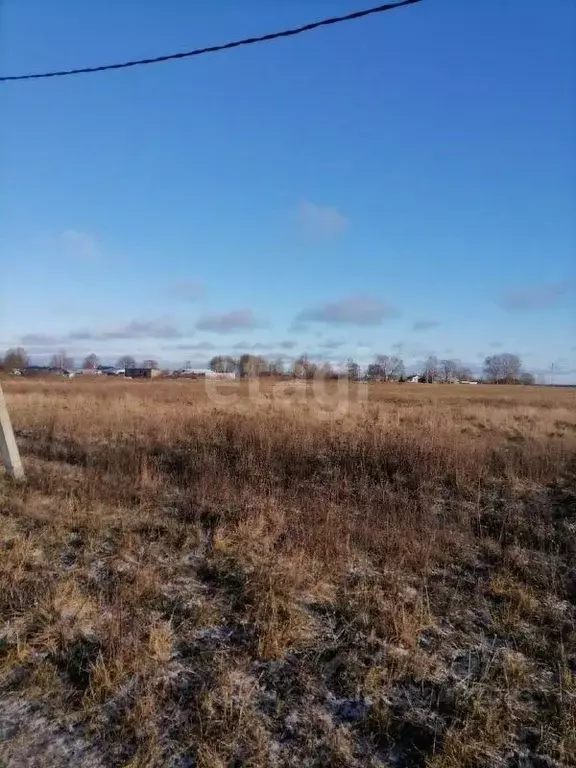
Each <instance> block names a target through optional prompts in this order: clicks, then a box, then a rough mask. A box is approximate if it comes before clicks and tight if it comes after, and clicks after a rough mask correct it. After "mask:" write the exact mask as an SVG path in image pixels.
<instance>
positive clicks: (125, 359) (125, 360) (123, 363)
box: [116, 355, 136, 370]
mask: <svg viewBox="0 0 576 768" xmlns="http://www.w3.org/2000/svg"><path fill="white" fill-rule="evenodd" d="M116 367H117V368H123V369H124V370H126V368H136V360H134V358H133V357H132V355H122V357H119V358H118V360H117V361H116Z"/></svg>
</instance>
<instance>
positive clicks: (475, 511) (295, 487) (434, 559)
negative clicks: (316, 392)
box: [0, 380, 576, 766]
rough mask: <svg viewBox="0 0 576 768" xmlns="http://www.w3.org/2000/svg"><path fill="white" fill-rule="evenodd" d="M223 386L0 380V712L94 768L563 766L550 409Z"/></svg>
mask: <svg viewBox="0 0 576 768" xmlns="http://www.w3.org/2000/svg"><path fill="white" fill-rule="evenodd" d="M249 386H250V385H248V384H246V383H245V382H241V383H236V384H223V385H220V390H219V397H218V398H217V399H215V398H214V397H209V396H208V395H207V393H206V390H205V388H204V386H203V384H202V382H186V381H170V382H158V381H156V382H117V381H109V380H106V381H90V382H85V381H63V382H53V381H52V382H40V381H38V382H28V381H22V382H10V383H9V385H8V386H7V387H6V389H7V397H8V401H9V405H10V408H11V412H12V417H13V421H14V425H15V429H16V432H17V435H18V439H19V441H20V444H21V446H22V449H23V453H24V459H25V463H26V467H27V473H28V477H27V482H26V484H25V485H24V486H23V487H19V486H16V485H13V484H11V483H9V482H8V481H7V480H4V481H3V482H2V485H0V498H1V508H0V511H1V516H0V531H1V533H0V537H1V538H2V541H3V546H4V549H5V556H4V557H3V558H2V561H1V564H0V578H1V579H2V584H4V585H5V588H4V589H3V591H2V597H1V598H0V622H4V629H3V630H1V631H2V638H3V639H2V640H0V654H1V658H2V662H3V667H2V669H3V672H2V675H3V677H2V678H1V679H2V680H3V682H0V686H4V691H5V695H6V696H9V697H13V696H16V695H18V696H20V697H25V698H26V699H27V700H29V699H31V698H34V699H38V698H40V699H41V700H42V701H43V702H44V704H43V706H44V707H45V709H46V711H47V712H51V713H52V717H53V718H56V719H58V718H59V717H60V718H64V714H63V713H64V712H68V713H72V714H69V715H68V718H70V717H72V718H75V720H74V722H75V723H78V727H81V728H82V729H83V731H82V733H83V734H85V735H84V738H86V739H87V740H88V742H89V743H91V744H93V743H94V740H95V739H96V742H98V739H100V741H101V747H100V749H101V753H102V755H101V759H102V760H103V761H104V764H109V765H125V764H127V763H128V762H129V761H133V763H131V764H134V765H166V764H168V761H169V760H185V759H188V758H189V759H190V760H194V761H195V762H196V764H198V765H205V766H209V765H210V766H217V765H254V766H256V765H262V766H264V765H292V764H296V763H297V762H302V761H304V764H307V765H316V764H317V765H326V764H330V765H351V766H352V765H368V764H371V765H384V764H387V762H389V761H390V760H394V759H396V760H400V761H401V764H405V765H424V764H426V763H427V762H430V761H432V762H434V764H435V765H443V766H452V765H486V764H492V763H491V762H490V761H496V760H497V759H500V758H501V757H502V755H504V754H508V753H510V752H511V750H512V752H513V753H514V754H515V755H516V758H517V759H518V760H520V759H521V757H522V754H524V753H526V754H530V755H532V756H535V755H536V756H537V755H542V756H543V757H542V759H544V758H546V759H549V760H557V761H567V760H569V759H571V758H572V757H574V756H575V755H576V747H575V744H574V738H573V727H574V724H575V720H574V693H575V689H576V688H575V686H574V677H573V673H574V667H573V663H574V661H575V660H576V653H575V649H574V604H573V598H574V594H573V593H572V581H571V579H572V578H573V577H572V570H571V569H572V568H573V566H574V552H575V551H576V550H575V547H574V533H575V532H576V528H575V525H576V519H575V515H576V513H575V505H574V499H575V498H576V497H575V496H574V467H575V463H574V462H575V457H576V408H575V405H576V392H575V391H572V390H560V389H558V390H554V389H548V390H542V389H538V388H514V387H477V388H471V387H457V386H456V387H454V386H426V385H416V386H409V385H406V386H389V385H371V386H370V388H369V389H368V392H367V395H368V396H367V398H365V397H364V394H365V393H362V392H361V391H360V390H356V389H355V388H354V387H353V388H352V389H351V390H350V391H348V392H347V393H345V398H346V401H345V403H342V402H341V403H340V405H345V406H346V407H345V408H338V407H337V406H338V397H340V398H341V399H342V397H343V393H342V392H340V393H339V392H338V391H337V389H336V385H333V386H332V389H329V391H328V392H327V393H325V394H326V398H327V399H326V402H324V405H323V407H322V408H321V409H320V410H321V411H322V413H321V414H320V416H319V406H318V402H317V399H314V398H313V397H312V393H311V391H310V389H309V388H308V389H306V386H305V385H304V386H302V385H300V384H294V385H288V386H286V385H284V384H283V385H282V391H281V393H280V392H279V390H278V389H277V388H276V389H275V388H274V387H275V385H274V383H271V382H266V383H261V384H260V390H259V392H255V390H254V386H253V385H251V387H252V388H251V389H250V390H249ZM280 394H281V396H280ZM326 406H327V407H326ZM330 410H332V412H333V416H332V417H331V416H330V413H329V412H330ZM574 590H575V591H576V577H575V578H574ZM571 601H572V602H571ZM538 690H542V691H545V698H544V700H542V698H540V699H539V698H538ZM0 691H2V687H0ZM495 713H498V715H497V716H496V715H495ZM64 719H66V718H64ZM544 723H548V725H547V726H546V728H547V729H546V731H545V732H544V731H542V727H543V724H544ZM539 729H540V730H539ZM535 734H536V735H535ZM538 734H540V735H538ZM11 744H12V742H10V744H9V745H8V746H7V747H6V750H7V751H6V755H8V757H9V758H10V759H15V758H14V754H16V753H15V751H14V750H15V747H14V746H13V745H12V746H11ZM10 750H11V751H10ZM514 750H516V751H515V752H514ZM1 758H2V748H1V747H0V760H1ZM516 758H514V759H516ZM5 759H8V758H5ZM402 761H403V762H402ZM14 764H15V763H14ZM173 764H175V765H176V764H182V765H184V764H185V763H184V762H182V763H177V762H175V763H173ZM190 764H192V763H190ZM494 764H495V762H494Z"/></svg>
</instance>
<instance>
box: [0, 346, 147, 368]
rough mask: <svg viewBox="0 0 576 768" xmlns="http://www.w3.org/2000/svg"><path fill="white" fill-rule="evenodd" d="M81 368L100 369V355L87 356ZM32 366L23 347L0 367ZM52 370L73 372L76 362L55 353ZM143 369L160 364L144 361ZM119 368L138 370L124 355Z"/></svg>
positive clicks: (11, 351) (0, 362) (10, 353)
mask: <svg viewBox="0 0 576 768" xmlns="http://www.w3.org/2000/svg"><path fill="white" fill-rule="evenodd" d="M81 363H82V364H81V366H80V367H81V368H82V369H85V370H97V369H98V368H99V367H100V358H99V357H98V355H95V354H90V355H86V357H85V358H83V360H82V361H81ZM29 365H30V357H29V355H28V353H27V352H26V350H25V349H24V348H23V347H14V348H12V349H9V350H8V351H7V352H6V354H5V355H4V357H3V358H0V367H1V368H2V369H3V370H4V371H13V370H21V369H22V368H28V366H29ZM48 365H49V366H50V368H56V369H59V370H72V369H73V368H74V367H75V360H74V358H73V357H71V356H70V355H68V354H67V353H66V352H64V351H60V352H55V353H54V354H53V355H52V356H51V358H50V362H49V363H48ZM140 365H141V367H142V368H156V367H157V366H158V363H157V362H156V360H152V359H149V360H144V361H143V362H142V363H141V364H140ZM116 367H117V368H124V369H125V368H136V367H137V363H136V360H135V359H134V358H133V357H132V355H122V356H121V357H120V358H118V360H117V361H116Z"/></svg>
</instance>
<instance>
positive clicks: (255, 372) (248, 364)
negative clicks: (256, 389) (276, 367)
mask: <svg viewBox="0 0 576 768" xmlns="http://www.w3.org/2000/svg"><path fill="white" fill-rule="evenodd" d="M238 371H239V373H240V376H242V377H249V378H256V377H258V376H261V375H262V374H263V373H266V372H267V371H268V363H267V361H266V358H264V357H262V356H261V355H249V354H244V355H241V357H240V360H239V361H238Z"/></svg>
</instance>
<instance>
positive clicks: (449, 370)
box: [438, 360, 461, 384]
mask: <svg viewBox="0 0 576 768" xmlns="http://www.w3.org/2000/svg"><path fill="white" fill-rule="evenodd" d="M460 367H461V365H460V361H459V360H440V363H439V366H438V373H439V378H440V380H441V381H443V382H444V383H445V384H448V383H450V382H453V381H457V380H458V370H459V368H460Z"/></svg>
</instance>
